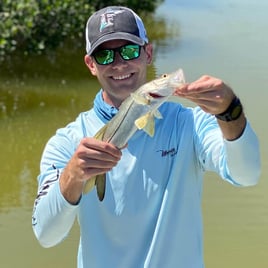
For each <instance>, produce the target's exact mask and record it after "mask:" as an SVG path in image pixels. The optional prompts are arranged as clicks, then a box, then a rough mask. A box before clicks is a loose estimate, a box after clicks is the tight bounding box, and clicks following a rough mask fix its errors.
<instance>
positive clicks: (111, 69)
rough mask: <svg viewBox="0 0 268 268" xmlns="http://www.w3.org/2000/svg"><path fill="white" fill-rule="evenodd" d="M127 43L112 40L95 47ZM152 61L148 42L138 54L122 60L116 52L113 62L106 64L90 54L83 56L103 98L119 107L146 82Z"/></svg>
mask: <svg viewBox="0 0 268 268" xmlns="http://www.w3.org/2000/svg"><path fill="white" fill-rule="evenodd" d="M126 44H129V42H128V41H126V40H113V41H108V42H106V43H103V44H102V45H100V46H99V47H98V48H97V49H98V50H100V49H114V48H118V47H121V46H124V45H126ZM151 61H152V45H151V44H148V45H146V46H145V47H142V48H141V50H140V56H139V57H138V58H136V59H132V60H127V61H126V60H124V59H122V57H121V56H120V55H119V53H118V52H116V54H115V59H114V62H112V63H111V64H108V65H100V64H98V63H97V62H96V61H95V59H94V58H93V57H92V56H88V55H86V56H85V63H86V65H87V66H88V68H89V70H90V71H91V73H92V74H93V75H95V76H97V78H98V80H99V82H100V84H101V86H102V89H103V90H104V93H103V98H104V100H105V101H106V102H107V103H109V104H111V105H113V106H115V107H119V106H120V104H121V102H122V101H123V100H124V99H126V98H127V97H128V96H129V94H130V93H131V92H133V91H135V90H136V89H137V88H139V87H140V86H141V85H143V84H144V83H145V82H146V70H147V65H148V64H150V63H151Z"/></svg>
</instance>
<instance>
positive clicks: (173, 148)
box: [33, 94, 260, 268]
mask: <svg viewBox="0 0 268 268" xmlns="http://www.w3.org/2000/svg"><path fill="white" fill-rule="evenodd" d="M160 111H161V114H162V115H163V119H156V131H155V136H154V137H153V138H151V137H149V136H148V135H147V134H146V133H144V132H143V131H137V132H136V133H135V134H134V136H133V137H132V138H131V139H130V141H129V142H128V146H127V148H125V149H123V151H122V153H123V155H122V158H121V160H120V162H119V163H118V165H117V166H116V167H114V168H113V169H112V170H111V171H110V172H108V174H107V182H106V183H107V185H106V194H105V198H104V201H103V202H100V201H99V200H98V198H97V194H96V191H95V190H93V191H91V192H90V193H88V194H85V195H82V197H81V200H80V202H79V203H78V204H77V205H71V204H70V203H68V202H67V201H66V200H65V199H64V197H63V196H62V194H61V192H60V188H59V177H60V173H61V172H62V170H63V169H64V167H65V166H66V164H67V163H68V161H69V160H70V158H71V157H72V155H73V153H74V152H75V150H76V148H77V146H78V144H79V142H80V140H81V139H82V138H83V137H92V136H94V134H95V133H96V132H97V131H98V130H99V129H100V128H101V127H102V126H103V125H104V124H105V123H106V122H107V120H109V118H110V117H112V116H113V115H114V113H115V110H114V109H113V108H112V107H109V106H108V105H107V104H106V103H104V102H103V101H102V99H101V98H100V94H98V96H97V98H96V100H95V104H94V108H93V109H91V110H89V111H87V112H83V113H81V114H80V115H79V116H78V118H77V119H76V120H75V121H74V122H72V123H70V124H69V125H67V126H66V127H65V128H62V129H59V130H58V131H57V133H56V134H55V136H53V137H52V138H51V139H50V140H49V141H48V143H47V145H46V148H45V150H44V153H43V156H42V160H41V165H40V169H41V170H40V175H39V177H38V182H39V190H38V196H37V198H36V201H35V204H34V211H33V229H34V232H35V235H36V237H37V239H38V240H39V242H40V243H41V244H42V245H43V246H44V247H51V246H54V245H56V244H58V243H60V242H61V241H62V240H63V239H64V238H65V237H66V236H67V235H68V232H69V231H70V229H71V227H72V225H73V223H74V221H75V219H76V218H77V219H78V222H79V225H80V229H81V236H80V244H79V249H78V257H77V262H78V265H77V267H78V268H91V267H92V268H107V267H116V268H126V267H127V268H140V267H148V268H149V267H150V268H158V267H159V268H162V267H167V268H173V267H176V268H202V267H204V263H203V231H202V229H203V227H202V215H201V198H202V184H203V174H204V172H205V171H207V170H210V171H215V172H217V173H218V174H219V175H220V177H221V178H223V179H224V180H226V181H228V182H230V183H232V184H234V185H236V186H250V185H254V184H256V183H257V181H258V178H259V175H260V153H259V144H258V139H257V137H256V135H255V133H254V131H253V130H252V128H251V126H250V124H249V123H248V122H247V125H246V128H245V130H244V132H243V134H242V136H241V137H240V138H239V139H237V140H235V141H227V140H224V139H223V137H222V133H221V131H220V129H219V126H218V124H217V121H216V120H215V118H214V116H211V115H209V114H206V113H205V112H203V111H202V110H201V109H200V108H198V107H196V108H184V107H183V106H181V105H178V104H174V103H165V104H163V105H162V106H161V107H160Z"/></svg>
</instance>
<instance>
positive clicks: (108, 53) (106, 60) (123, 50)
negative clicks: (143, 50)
mask: <svg viewBox="0 0 268 268" xmlns="http://www.w3.org/2000/svg"><path fill="white" fill-rule="evenodd" d="M115 51H119V53H120V55H121V57H122V58H123V59H124V60H133V59H136V58H138V57H139V56H140V46H139V45H125V46H122V47H120V48H116V49H103V50H99V51H96V52H94V54H93V57H94V58H95V60H96V62H97V63H98V64H101V65H108V64H111V63H113V61H114V57H115Z"/></svg>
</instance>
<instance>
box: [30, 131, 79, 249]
mask: <svg viewBox="0 0 268 268" xmlns="http://www.w3.org/2000/svg"><path fill="white" fill-rule="evenodd" d="M74 149H75V148H74V144H73V142H72V141H71V140H69V139H68V137H67V135H66V136H65V135H63V134H62V133H60V132H59V133H57V134H56V135H55V136H54V137H52V138H51V139H50V140H49V142H48V143H47V145H46V147H45V150H44V152H43V155H42V159H41V164H40V175H39V176H38V185H39V189H38V193H37V197H36V199H35V202H34V209H33V215H32V226H33V230H34V233H35V235H36V237H37V239H38V241H39V242H40V244H41V245H42V246H44V247H51V246H54V245H56V244H58V243H59V242H61V241H62V240H63V239H64V238H65V237H66V236H67V235H68V233H69V231H70V229H71V227H72V225H73V223H74V221H75V218H76V215H77V210H78V205H72V204H70V203H69V202H68V201H67V200H65V199H64V197H63V195H62V194H61V191H60V187H59V178H60V174H61V172H62V170H63V169H64V167H65V166H66V164H67V162H68V161H69V159H70V158H71V156H72V154H73V152H74Z"/></svg>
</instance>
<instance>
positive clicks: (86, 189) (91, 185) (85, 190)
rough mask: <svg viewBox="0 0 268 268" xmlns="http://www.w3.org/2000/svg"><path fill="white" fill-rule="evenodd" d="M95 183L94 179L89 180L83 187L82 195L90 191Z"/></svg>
mask: <svg viewBox="0 0 268 268" xmlns="http://www.w3.org/2000/svg"><path fill="white" fill-rule="evenodd" d="M95 183H96V177H92V178H90V179H89V180H87V181H86V183H85V186H84V190H83V192H84V194H86V193H88V192H89V191H91V190H92V188H93V187H94V185H95Z"/></svg>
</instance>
